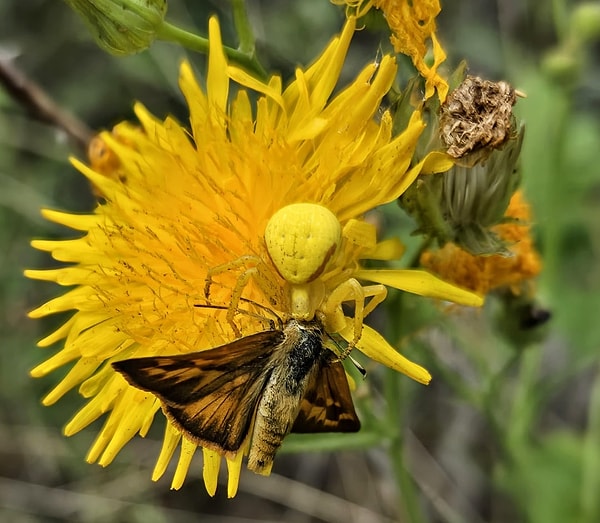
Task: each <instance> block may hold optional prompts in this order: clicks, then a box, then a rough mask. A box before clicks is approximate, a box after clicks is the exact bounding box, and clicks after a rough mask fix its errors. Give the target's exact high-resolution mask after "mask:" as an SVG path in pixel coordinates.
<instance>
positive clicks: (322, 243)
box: [265, 203, 342, 284]
mask: <svg viewBox="0 0 600 523" xmlns="http://www.w3.org/2000/svg"><path fill="white" fill-rule="evenodd" d="M341 240H342V227H341V225H340V222H339V221H338V219H337V218H336V217H335V215H334V214H333V213H332V212H331V211H330V210H329V209H326V208H325V207H323V206H321V205H317V204H314V203H295V204H292V205H288V206H286V207H283V208H282V209H279V210H278V211H277V212H276V213H275V214H274V215H273V216H272V217H271V219H270V220H269V222H268V223H267V227H266V229H265V243H266V245H267V251H268V253H269V256H270V257H271V260H272V261H273V264H274V265H275V267H276V268H277V271H278V272H279V274H281V276H282V277H283V278H284V279H285V280H287V281H288V282H290V283H294V284H303V283H308V282H310V281H312V280H314V279H316V278H318V277H319V276H320V275H321V274H322V273H323V271H324V270H325V267H326V266H327V263H328V262H329V260H330V259H331V258H332V257H333V256H334V254H335V253H336V251H337V249H338V247H339V245H340V243H341Z"/></svg>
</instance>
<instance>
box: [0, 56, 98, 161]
mask: <svg viewBox="0 0 600 523" xmlns="http://www.w3.org/2000/svg"><path fill="white" fill-rule="evenodd" d="M0 83H2V85H4V88H5V89H6V91H7V92H8V93H9V94H10V95H11V96H12V98H13V99H14V100H16V101H17V102H18V103H19V104H21V105H22V106H23V107H25V108H26V109H27V110H28V111H29V113H30V114H31V115H32V116H33V117H34V118H36V119H37V120H40V121H42V122H46V123H49V124H50V125H53V126H54V127H57V128H58V129H61V130H63V131H64V132H65V133H67V135H68V136H69V138H70V139H71V140H72V141H73V142H75V144H76V145H77V146H79V147H81V148H82V149H83V150H86V149H87V146H88V143H89V141H90V140H91V139H92V137H93V136H94V133H93V131H92V130H91V129H90V128H89V127H88V126H87V125H86V124H85V123H84V122H82V121H81V120H79V118H77V117H76V116H74V115H73V114H71V113H69V112H68V111H65V110H64V109H62V108H61V107H60V106H59V105H58V104H57V103H56V102H55V101H54V100H52V98H50V96H48V95H47V94H46V92H45V91H44V90H43V89H42V88H41V87H40V86H39V85H38V84H36V83H35V82H34V81H33V80H31V79H30V78H28V77H27V76H26V75H25V73H23V72H22V71H21V70H19V69H18V68H17V67H15V65H14V64H12V63H11V62H9V61H8V60H2V59H0Z"/></svg>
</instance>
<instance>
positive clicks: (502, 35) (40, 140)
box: [0, 0, 600, 523]
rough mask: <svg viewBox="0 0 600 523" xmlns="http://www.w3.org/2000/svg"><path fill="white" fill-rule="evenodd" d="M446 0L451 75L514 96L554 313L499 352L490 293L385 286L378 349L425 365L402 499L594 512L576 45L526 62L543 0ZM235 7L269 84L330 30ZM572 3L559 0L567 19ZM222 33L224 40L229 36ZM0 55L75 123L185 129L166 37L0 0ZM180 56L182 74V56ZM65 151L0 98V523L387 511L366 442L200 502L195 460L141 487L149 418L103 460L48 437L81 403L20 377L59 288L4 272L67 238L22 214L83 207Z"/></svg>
mask: <svg viewBox="0 0 600 523" xmlns="http://www.w3.org/2000/svg"><path fill="white" fill-rule="evenodd" d="M171 4H172V5H170V6H169V9H170V11H169V13H170V14H169V18H170V19H171V20H172V21H173V22H179V23H180V24H181V25H184V26H187V27H194V26H195V27H197V30H198V31H199V32H201V33H204V29H205V26H206V18H207V14H208V13H212V12H218V13H220V15H221V19H222V20H224V21H225V20H227V19H228V15H227V13H228V6H227V4H224V3H221V2H217V1H214V2H193V1H191V0H188V1H187V2H183V1H182V2H175V1H173V2H171ZM446 4H447V5H446V6H444V7H445V9H444V11H443V12H442V15H441V16H440V18H439V25H440V28H441V34H442V40H443V42H444V44H445V46H446V48H447V50H448V51H449V56H450V58H449V65H450V67H451V66H453V65H456V64H457V63H458V62H459V61H460V60H461V59H462V58H466V59H467V61H468V62H469V64H470V68H471V72H472V73H474V74H484V75H486V76H489V77H490V78H492V79H500V78H502V79H506V80H509V81H510V82H511V83H513V84H514V85H515V86H516V87H518V88H519V89H521V90H523V91H525V92H526V93H527V95H528V98H527V99H524V100H520V101H519V103H518V105H517V111H518V112H519V114H520V116H521V117H522V118H523V119H524V120H525V121H526V126H527V131H526V140H525V144H524V149H523V154H522V166H523V172H524V185H525V190H526V193H527V195H528V197H529V198H530V200H531V202H532V204H533V206H534V212H535V225H536V228H535V233H536V236H537V238H538V243H539V246H540V249H541V251H542V253H543V256H544V263H545V269H544V273H543V275H542V277H541V279H540V285H539V300H540V303H541V304H542V305H543V306H544V307H547V308H549V309H550V310H551V311H552V314H553V316H552V320H551V323H550V324H549V325H548V326H547V327H546V330H547V333H546V337H545V338H543V339H542V340H541V341H540V342H539V343H537V344H535V345H534V346H531V347H529V348H528V349H527V350H526V351H525V352H516V351H515V347H513V346H512V345H511V344H510V343H508V342H507V341H506V340H505V339H503V338H502V337H501V336H500V335H499V333H498V332H497V330H495V324H494V316H495V314H497V312H498V309H499V307H500V305H499V303H498V302H497V301H494V300H493V299H492V300H490V303H488V306H487V307H486V309H485V310H484V312H483V313H478V314H475V315H472V314H469V315H466V314H463V315H458V316H449V315H448V314H447V313H445V312H444V311H442V310H440V309H439V308H438V307H436V306H433V305H432V304H430V303H429V302H428V301H427V300H423V299H420V298H416V297H408V296H401V295H399V294H395V293H392V295H391V297H390V300H389V306H388V308H387V309H386V311H385V318H381V319H380V320H379V321H386V322H387V324H388V325H389V328H388V332H389V334H390V339H391V340H392V341H394V342H397V343H398V344H401V345H402V347H403V350H404V351H406V352H407V353H408V354H410V355H411V356H413V357H415V358H416V359H417V360H418V361H423V362H425V363H426V364H427V366H428V368H429V369H430V370H431V371H432V374H434V381H433V383H432V385H431V386H430V387H429V388H428V389H425V388H422V387H419V386H417V385H415V384H412V383H409V382H408V380H407V379H405V378H401V393H402V401H401V405H403V411H402V413H401V416H400V418H401V419H402V423H403V424H404V425H403V427H402V428H400V427H396V430H398V431H399V432H400V433H401V434H399V436H400V437H401V442H402V444H403V445H404V447H405V455H406V463H407V464H408V467H409V469H410V472H411V474H412V476H413V478H414V479H415V481H416V482H417V484H418V487H419V491H420V492H422V500H421V502H420V504H421V506H422V507H423V509H424V514H425V516H424V518H425V519H424V520H425V521H440V522H450V521H468V522H478V521H490V522H499V523H504V522H512V521H531V522H536V523H537V522H544V523H552V522H561V523H562V522H564V521H574V522H575V521H576V522H590V523H591V522H595V521H600V508H599V506H598V500H597V493H598V492H599V491H600V479H599V478H598V475H599V474H598V470H600V462H599V461H600V457H599V454H598V452H599V451H598V449H600V426H599V425H600V423H599V422H598V409H599V408H600V400H599V399H598V395H599V393H598V388H599V385H598V383H599V380H598V378H597V369H598V358H599V354H600V352H599V350H598V349H599V347H600V322H599V321H597V315H598V312H597V311H598V310H600V264H599V263H598V261H599V256H598V251H599V249H600V230H599V228H600V210H599V209H600V206H599V205H598V203H599V199H600V169H599V167H598V166H599V159H598V154H599V152H600V151H599V148H598V144H599V143H600V123H599V122H600V119H599V118H598V114H599V108H600V89H599V88H598V85H600V83H599V82H598V78H599V71H600V68H599V67H598V58H597V56H598V53H597V52H596V53H594V51H597V45H596V46H591V45H590V46H588V48H587V49H586V50H585V51H586V52H585V54H584V55H582V57H581V59H582V60H585V67H583V68H581V69H579V70H578V71H575V72H574V73H572V74H571V76H570V77H567V78H557V77H556V76H551V75H549V74H548V72H547V70H543V69H542V67H541V65H540V64H541V63H542V61H543V59H544V57H545V56H547V54H548V52H549V51H550V50H551V49H552V48H553V47H554V46H556V45H558V44H559V43H560V33H561V31H562V30H564V23H566V22H565V21H564V20H563V21H562V22H563V26H561V25H560V24H559V27H555V25H554V24H555V20H554V17H553V11H552V4H551V3H550V2H516V1H508V2H497V3H495V2H490V1H481V0H460V1H456V2H446ZM554 4H556V5H559V4H560V3H559V2H555V3H554ZM573 5H575V4H573ZM250 8H251V15H252V16H251V17H252V21H253V23H254V25H255V27H256V28H257V35H258V36H259V39H260V42H259V44H260V47H261V52H262V53H263V56H264V57H265V60H264V63H265V64H266V66H267V68H269V69H271V68H276V69H279V70H281V71H283V72H284V74H287V75H289V74H291V73H292V71H293V69H292V68H293V65H294V64H295V63H307V62H309V61H310V60H311V59H312V58H313V57H314V56H315V55H316V53H317V52H318V51H319V50H320V49H321V48H322V47H323V45H324V44H325V43H326V42H327V41H328V40H329V39H330V37H331V35H332V34H334V33H335V32H336V31H337V30H338V29H339V27H340V26H341V14H340V12H339V11H338V10H337V9H336V8H335V7H334V6H332V5H330V4H329V3H328V2H327V0H310V1H308V0H307V1H304V2H292V1H286V2H267V1H262V2H258V1H256V2H250ZM571 8H572V5H571V4H566V11H567V12H568V11H569V10H570V9H571ZM223 25H224V26H226V27H229V26H230V24H226V23H223ZM364 33H365V34H359V35H357V38H356V40H357V42H356V43H355V45H353V54H352V59H351V61H350V63H349V64H348V66H347V67H346V72H347V74H352V71H355V70H356V69H357V67H358V65H361V64H364V63H365V62H366V61H368V60H370V59H372V53H373V49H374V47H373V45H363V46H361V45H360V44H361V43H362V44H364V43H366V42H369V43H371V42H372V40H371V37H370V36H369V35H368V34H367V33H366V32H364ZM225 40H226V41H227V42H228V43H231V44H234V40H233V35H232V34H231V33H227V32H225ZM0 56H2V57H13V58H15V60H16V64H17V65H18V66H19V67H20V68H21V69H22V70H23V71H25V72H26V73H27V74H28V75H29V76H30V77H32V78H33V79H35V81H37V82H38V83H39V84H40V85H41V86H43V88H44V89H45V90H46V91H47V92H48V93H49V94H50V95H51V96H52V97H53V98H54V99H55V100H56V101H57V102H58V103H59V104H60V105H61V106H62V107H64V108H67V109H68V110H70V111H72V112H73V113H74V114H76V115H77V116H78V117H79V118H81V119H82V120H83V121H84V122H86V123H87V124H88V125H89V126H91V127H92V128H95V129H101V128H103V129H106V128H110V127H111V126H112V125H113V124H115V123H116V122H118V121H120V120H122V119H132V111H131V106H132V102H133V101H134V100H141V101H142V102H143V103H144V104H145V105H146V106H147V107H148V108H149V109H150V110H151V111H152V112H153V113H154V114H156V115H166V114H169V113H170V114H174V115H175V116H177V117H178V118H179V119H180V120H181V121H186V118H187V116H186V112H185V108H184V106H183V103H182V98H181V96H180V94H179V92H178V90H177V87H176V79H177V68H178V63H179V61H180V59H181V58H182V53H181V51H180V50H179V49H177V48H176V47H174V46H169V45H167V44H157V45H155V46H153V47H152V49H151V50H150V51H149V52H147V53H143V54H141V55H138V56H133V57H127V58H121V59H117V58H113V57H110V56H107V55H105V54H104V53H103V52H101V51H100V50H99V49H98V48H96V47H95V45H94V43H93V42H92V40H91V39H90V37H89V36H88V34H87V33H86V31H85V28H84V27H83V25H82V24H81V23H80V22H79V21H78V20H77V19H76V17H75V15H74V14H73V13H71V12H70V11H69V9H68V8H67V6H66V4H63V3H57V2H55V1H50V0H30V1H29V2H26V3H25V2H20V1H18V0H9V1H5V2H2V3H1V4H0ZM190 58H191V59H192V60H193V62H194V64H195V65H196V66H197V68H198V70H200V71H201V70H202V69H203V65H202V64H203V58H202V57H197V56H192V57H190ZM559 80H560V81H559ZM70 154H75V155H77V156H80V157H81V156H82V152H81V151H78V150H76V149H75V148H74V147H73V146H72V145H71V144H69V143H68V141H67V140H66V138H65V136H64V135H63V134H62V133H60V132H58V131H56V130H55V129H52V128H50V127H49V126H48V125H45V124H42V123H40V122H37V121H35V120H33V119H32V118H31V117H30V116H29V115H28V114H27V112H26V111H24V110H23V108H22V107H20V106H19V105H18V104H16V103H15V102H14V101H13V100H12V99H11V98H10V97H9V96H8V95H7V94H6V93H4V92H3V91H2V90H0V182H1V187H2V190H1V191H0V245H1V247H2V248H1V254H0V256H1V260H2V263H1V264H0V281H1V285H2V293H1V295H0V300H1V303H0V306H1V307H2V312H3V314H2V315H1V317H0V336H1V340H2V349H1V351H0V399H1V401H0V520H6V521H14V522H33V521H36V522H37V521H85V522H88V521H89V522H92V521H94V522H96V521H111V522H114V521H123V522H130V521H144V522H149V523H152V522H155V521H156V522H162V521H173V520H177V521H188V520H189V521H192V520H194V521H195V520H197V519H198V518H199V517H202V521H219V522H221V521H222V522H244V521H269V520H271V521H290V522H292V521H294V522H296V521H342V520H348V521H387V520H390V521H391V520H394V519H395V518H396V517H397V516H396V514H397V512H396V509H397V505H398V504H401V503H402V500H399V499H397V493H396V490H395V484H394V479H393V469H392V466H391V464H390V463H389V458H388V454H386V452H385V448H374V449H372V450H369V451H368V452H365V451H362V452H358V451H357V452H350V451H347V452H342V453H334V454H326V453H319V454H302V455H296V454H289V455H284V454H282V455H281V456H278V460H277V462H276V467H275V472H276V473H278V474H281V475H283V476H289V477H291V478H294V479H293V480H291V479H287V478H282V477H278V476H273V477H271V478H259V477H254V476H252V475H251V474H244V475H243V476H242V483H241V487H240V494H239V495H238V498H236V500H235V501H233V502H232V501H226V500H225V499H224V493H223V489H221V490H220V492H219V493H218V494H217V497H216V499H214V500H209V499H208V497H207V496H206V495H205V494H204V489H203V486H202V482H201V478H200V476H201V464H200V460H197V461H196V462H195V463H194V465H192V472H191V474H190V477H189V478H188V481H187V482H186V485H185V486H184V488H183V489H182V490H181V491H179V492H171V491H169V490H168V486H169V480H168V479H167V478H169V477H170V475H169V473H168V472H167V474H166V475H165V478H163V479H162V480H161V481H160V482H158V484H153V483H152V482H151V481H150V479H149V477H150V473H151V469H152V467H153V463H154V459H155V457H156V456H157V454H158V448H159V443H158V440H159V439H160V436H161V430H162V428H160V427H156V428H155V429H153V432H151V435H150V437H149V438H147V439H146V440H141V439H140V438H137V439H134V440H133V441H132V442H131V443H130V444H129V445H128V446H127V447H126V448H125V449H124V450H123V451H122V452H121V454H120V455H119V457H118V459H117V460H116V462H115V463H113V464H112V465H111V466H110V467H108V468H107V469H101V468H99V467H97V466H90V465H87V464H85V462H84V456H85V454H86V452H87V448H88V447H89V445H90V444H91V442H92V441H93V439H94V437H95V434H96V430H97V428H98V426H99V424H96V425H95V426H94V427H92V428H90V429H89V430H86V431H84V432H83V433H81V434H79V435H77V436H74V437H72V438H70V439H65V438H63V437H62V436H61V430H62V426H64V424H65V423H66V422H67V421H68V420H69V419H70V417H71V416H72V415H73V413H74V412H75V411H76V410H77V409H78V408H79V407H80V406H81V405H82V401H81V400H80V398H79V397H78V396H77V394H76V393H71V394H69V395H67V396H66V397H65V398H63V399H62V400H61V401H60V402H59V403H58V404H57V405H54V406H52V407H51V408H44V407H42V406H41V405H40V398H41V397H43V396H44V395H45V394H46V393H47V392H48V391H49V390H50V389H51V388H52V387H53V386H54V384H56V383H57V382H58V381H59V380H60V377H61V375H62V374H63V373H64V371H60V370H59V371H57V372H56V373H54V374H53V375H52V376H50V377H48V378H44V379H40V380H32V379H30V378H29V376H28V372H29V370H30V369H31V368H32V367H33V366H35V365H36V364H37V363H39V362H40V361H42V360H44V359H45V358H46V357H47V355H48V354H49V353H50V351H53V350H54V349H53V348H50V349H36V348H35V343H36V341H37V340H38V339H40V338H41V337H43V336H44V335H45V334H47V333H48V332H49V331H51V330H52V329H53V328H54V327H55V326H57V325H58V324H59V323H60V321H61V318H49V319H45V320H41V321H40V320H38V321H35V322H34V321H30V320H28V319H27V318H26V313H27V311H28V310H30V309H32V308H34V307H35V306H37V305H38V304H40V303H42V302H44V301H45V300H47V299H49V298H50V297H52V296H54V295H57V294H59V293H60V292H61V289H59V288H58V287H56V286H52V285H49V284H48V285H46V284H42V283H39V282H31V281H27V280H25V279H24V278H23V277H22V271H23V269H24V268H27V267H35V268H40V267H48V266H49V265H50V264H51V263H52V262H51V261H50V260H49V259H48V258H47V257H46V256H44V255H42V254H40V253H37V252H35V251H33V249H31V248H30V247H29V241H30V239H31V238H38V237H44V238H54V237H64V236H65V234H72V233H71V232H68V231H65V230H64V229H61V228H59V227H58V226H54V225H52V224H49V223H47V222H44V221H43V220H42V219H41V218H40V215H39V208H40V207H53V208H60V209H68V210H70V211H81V212H84V211H88V210H90V209H91V208H92V207H93V199H92V196H91V194H90V191H89V187H88V186H87V184H86V182H85V180H84V179H83V177H82V176H80V175H78V174H77V173H76V172H75V170H74V169H73V168H72V167H71V166H70V165H69V164H68V162H67V157H68V156H69V155H70ZM381 217H382V220H383V223H384V224H387V226H388V230H389V232H392V231H393V232H399V233H400V234H402V237H405V236H406V234H407V232H408V231H410V230H411V224H410V223H408V222H400V223H398V222H397V221H395V220H396V217H397V210H396V209H395V207H394V208H392V207H390V208H386V209H384V210H383V211H382V212H381ZM62 319H63V320H64V318H62ZM426 327H427V328H426ZM367 365H368V364H367ZM368 370H369V377H368V382H369V384H370V386H371V387H370V388H371V389H375V390H382V389H383V385H384V382H385V379H386V378H385V374H384V373H383V371H382V369H378V368H377V367H374V366H372V365H371V366H368ZM361 390H362V389H359V394H358V395H357V403H358V404H359V406H360V405H362V406H363V410H365V406H367V407H366V408H368V409H369V411H372V412H368V413H367V414H365V415H364V416H365V417H366V418H369V414H370V415H371V416H373V415H374V416H375V417H377V414H378V413H380V412H382V411H383V410H384V409H385V401H384V399H383V398H382V397H380V396H375V397H374V398H369V399H368V401H367V402H366V403H361V402H363V401H366V400H365V399H364V398H361V396H360V392H361ZM592 399H593V401H592ZM157 425H158V424H157ZM398 441H400V440H396V443H398ZM293 444H294V441H293V440H292V441H291V444H290V447H293ZM290 450H292V448H290ZM307 485H309V486H312V487H314V488H313V489H311V488H310V487H307ZM321 492H323V494H321Z"/></svg>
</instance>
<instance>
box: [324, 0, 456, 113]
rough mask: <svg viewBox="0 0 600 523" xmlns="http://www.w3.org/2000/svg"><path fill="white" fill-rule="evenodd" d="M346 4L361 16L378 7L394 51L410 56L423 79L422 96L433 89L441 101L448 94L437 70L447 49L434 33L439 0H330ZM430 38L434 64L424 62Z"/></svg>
mask: <svg viewBox="0 0 600 523" xmlns="http://www.w3.org/2000/svg"><path fill="white" fill-rule="evenodd" d="M332 1H333V3H336V4H344V3H345V4H346V5H347V6H348V7H349V8H350V12H354V13H356V16H359V17H360V16H364V15H365V14H366V13H367V11H368V10H369V9H370V8H371V7H375V8H377V9H380V10H381V11H382V12H383V14H384V16H385V18H386V20H387V23H388V26H389V28H390V30H391V31H392V36H391V38H390V40H391V42H392V45H393V46H394V49H395V50H396V52H397V53H402V54H405V55H408V56H410V58H411V59H412V61H413V64H414V66H415V67H416V68H417V70H418V71H419V73H420V74H421V76H423V78H424V79H425V99H427V98H431V96H433V93H434V92H435V90H437V92H438V96H439V99H440V101H441V102H443V101H444V100H445V99H446V95H447V94H448V83H447V82H446V80H445V79H444V78H442V77H441V76H440V75H439V74H438V72H437V69H438V67H439V66H440V65H441V64H442V63H443V62H444V60H446V53H445V52H444V49H443V47H442V45H441V44H440V42H439V40H438V39H437V36H436V34H435V33H436V24H435V17H436V16H437V15H438V14H439V12H440V11H441V7H440V3H439V0H412V1H411V0H332ZM429 40H431V50H432V53H433V64H431V65H427V62H426V60H425V57H426V55H427V52H428V50H429V44H428V41H429Z"/></svg>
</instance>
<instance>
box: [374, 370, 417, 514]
mask: <svg viewBox="0 0 600 523" xmlns="http://www.w3.org/2000/svg"><path fill="white" fill-rule="evenodd" d="M385 373H386V374H385V381H384V387H385V397H386V402H387V407H388V411H387V420H386V421H387V425H388V432H389V434H390V436H391V438H390V445H389V449H388V453H389V457H390V460H391V462H392V467H393V469H394V475H395V477H396V484H397V487H398V497H399V511H400V512H401V513H400V514H399V521H406V522H407V523H409V522H410V523H425V520H424V518H423V514H422V513H421V508H420V506H419V499H418V495H417V489H416V488H415V482H414V481H413V479H412V477H411V475H410V473H409V471H408V468H407V467H406V463H405V461H404V447H405V441H404V437H403V432H402V427H403V425H404V423H403V412H404V408H403V405H402V401H401V398H402V387H401V382H400V379H399V377H400V376H401V375H399V374H398V373H397V372H396V371H393V370H391V369H386V370H385ZM402 512H403V514H402Z"/></svg>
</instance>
